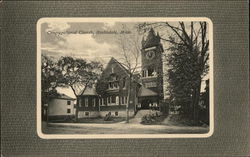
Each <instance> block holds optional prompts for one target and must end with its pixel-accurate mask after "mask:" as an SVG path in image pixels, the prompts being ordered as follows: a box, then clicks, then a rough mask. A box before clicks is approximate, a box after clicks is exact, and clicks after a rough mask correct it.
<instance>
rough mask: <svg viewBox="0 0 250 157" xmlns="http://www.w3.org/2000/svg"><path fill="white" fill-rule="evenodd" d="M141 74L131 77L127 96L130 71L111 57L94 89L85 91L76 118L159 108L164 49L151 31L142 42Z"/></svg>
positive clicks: (124, 113)
mask: <svg viewBox="0 0 250 157" xmlns="http://www.w3.org/2000/svg"><path fill="white" fill-rule="evenodd" d="M141 44H142V49H141V74H140V75H133V76H132V81H131V90H130V91H131V92H130V95H129V97H128V94H129V90H128V89H129V82H130V79H129V77H130V72H129V71H128V70H127V69H126V68H125V67H124V66H123V65H122V64H121V63H119V61H117V60H116V59H115V58H111V59H110V61H109V63H108V65H107V66H106V68H105V69H104V71H103V73H102V75H101V78H100V80H99V81H98V82H97V84H96V86H95V87H92V88H90V87H89V88H88V89H87V90H86V91H85V92H84V93H83V94H82V95H81V96H80V99H79V104H77V111H78V114H77V115H78V118H84V117H105V115H107V114H108V113H111V115H112V116H115V117H126V108H127V109H128V110H129V116H130V117H131V116H134V115H135V114H136V112H137V111H138V110H141V109H156V110H160V111H161V108H162V101H163V61H162V53H163V46H162V44H161V41H160V36H159V34H156V33H155V31H154V30H153V29H151V30H150V31H149V33H148V35H147V38H146V39H145V40H144V39H143V40H142V41H141Z"/></svg>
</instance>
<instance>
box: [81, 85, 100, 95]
mask: <svg viewBox="0 0 250 157" xmlns="http://www.w3.org/2000/svg"><path fill="white" fill-rule="evenodd" d="M82 95H98V94H97V93H96V89H95V88H94V87H87V88H86V89H85V91H84V92H83V94H82Z"/></svg>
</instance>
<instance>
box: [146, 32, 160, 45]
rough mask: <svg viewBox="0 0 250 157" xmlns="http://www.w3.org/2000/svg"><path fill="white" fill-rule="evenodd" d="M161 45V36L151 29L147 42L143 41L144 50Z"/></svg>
mask: <svg viewBox="0 0 250 157" xmlns="http://www.w3.org/2000/svg"><path fill="white" fill-rule="evenodd" d="M159 44H160V36H159V33H157V34H156V33H155V31H154V29H153V28H151V29H150V30H149V32H148V36H147V38H146V40H144V38H143V40H142V48H149V47H152V46H157V45H159Z"/></svg>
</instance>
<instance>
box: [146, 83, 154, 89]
mask: <svg viewBox="0 0 250 157" xmlns="http://www.w3.org/2000/svg"><path fill="white" fill-rule="evenodd" d="M156 86H157V84H156V82H147V83H145V87H146V88H150V87H156Z"/></svg>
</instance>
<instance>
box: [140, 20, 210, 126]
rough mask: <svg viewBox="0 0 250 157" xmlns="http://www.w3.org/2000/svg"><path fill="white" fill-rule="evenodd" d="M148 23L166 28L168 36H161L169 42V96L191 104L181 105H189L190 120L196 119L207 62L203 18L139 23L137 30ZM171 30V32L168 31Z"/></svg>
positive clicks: (205, 24)
mask: <svg viewBox="0 0 250 157" xmlns="http://www.w3.org/2000/svg"><path fill="white" fill-rule="evenodd" d="M148 27H154V28H161V29H165V30H166V32H167V33H166V34H168V38H165V37H163V36H164V34H162V35H161V39H162V40H163V41H166V42H168V43H169V49H168V50H169V52H170V54H169V55H167V62H168V67H169V69H168V72H167V75H168V81H169V84H170V85H169V87H168V90H169V92H170V99H171V100H172V102H173V103H174V104H182V106H183V103H184V102H186V103H187V104H189V102H190V105H191V106H190V107H187V105H186V106H185V107H186V109H184V108H185V107H184V106H183V107H182V108H183V112H188V111H187V110H188V109H190V108H191V111H190V112H191V113H193V114H192V115H193V120H194V121H195V123H197V121H198V119H197V108H198V103H199V99H200V91H201V82H202V77H203V76H204V75H206V74H207V72H208V69H209V65H208V59H209V40H208V37H207V36H208V30H207V23H206V22H203V21H201V22H179V23H177V24H169V23H168V22H156V23H142V24H139V26H138V28H139V30H143V31H145V29H147V28H148ZM169 32H171V33H169Z"/></svg>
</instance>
